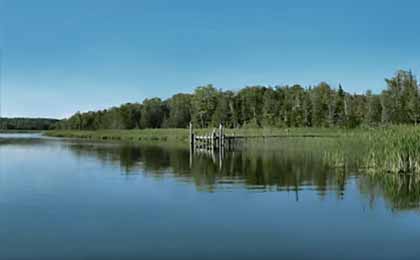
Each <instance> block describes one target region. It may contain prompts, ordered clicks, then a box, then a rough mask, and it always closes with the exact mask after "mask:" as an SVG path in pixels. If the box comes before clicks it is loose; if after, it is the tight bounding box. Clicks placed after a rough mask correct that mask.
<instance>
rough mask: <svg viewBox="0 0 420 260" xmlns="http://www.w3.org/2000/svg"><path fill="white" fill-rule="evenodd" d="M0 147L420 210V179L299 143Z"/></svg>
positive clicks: (219, 186) (207, 187) (130, 170)
mask: <svg viewBox="0 0 420 260" xmlns="http://www.w3.org/2000/svg"><path fill="white" fill-rule="evenodd" d="M0 145H1V146H3V147H4V146H5V145H6V146H7V145H18V146H30V147H33V146H37V145H47V146H56V147H60V149H65V150H67V151H69V152H70V153H71V154H73V156H76V157H77V158H79V159H85V158H94V159H95V160H97V161H98V162H99V163H101V164H103V165H117V166H119V167H120V168H121V173H123V174H126V175H136V174H142V175H150V176H152V177H154V178H164V177H167V176H171V177H173V178H176V179H177V180H178V181H182V182H189V183H193V184H194V185H195V186H196V188H197V189H198V190H200V191H206V192H216V191H232V190H234V189H247V190H249V191H255V192H268V191H285V192H290V193H293V196H294V198H295V199H296V200H297V201H299V199H300V193H301V192H302V191H313V192H314V193H315V194H317V196H318V197H319V198H320V199H324V198H325V197H326V196H327V194H333V195H334V196H335V197H336V198H337V199H338V200H342V199H345V197H346V194H347V193H349V191H348V189H349V188H352V187H357V189H358V190H359V192H360V193H361V194H363V195H364V196H365V197H366V198H367V199H368V201H370V206H371V207H374V206H375V205H376V203H379V202H380V201H381V200H382V199H383V200H384V201H385V202H386V204H387V205H388V207H389V208H390V209H392V210H395V211H401V210H418V209H420V177H419V176H398V175H386V176H385V177H384V176H382V175H381V176H378V175H368V174H364V173H362V172H361V171H360V170H359V169H358V168H357V163H352V162H351V161H349V162H347V163H346V164H345V165H343V166H342V167H332V166H333V164H330V163H329V161H328V160H325V157H324V156H323V153H322V150H320V149H319V148H318V149H314V147H313V146H311V145H310V146H305V145H302V144H301V143H299V144H298V145H297V144H296V143H293V142H292V143H288V144H286V143H284V144H283V145H282V146H278V147H277V148H276V149H265V147H264V146H262V147H258V146H256V147H252V148H249V147H248V148H244V149H243V150H240V151H238V150H236V151H232V152H225V153H224V154H223V155H220V154H219V153H211V152H195V153H193V154H191V153H190V151H189V149H188V148H187V147H185V146H183V145H178V146H177V145H172V146H170V145H165V146H158V145H133V144H121V143H99V142H83V141H74V140H67V141H63V140H56V139H43V138H36V137H35V138H27V139H19V138H17V139H0ZM1 146H0V148H1Z"/></svg>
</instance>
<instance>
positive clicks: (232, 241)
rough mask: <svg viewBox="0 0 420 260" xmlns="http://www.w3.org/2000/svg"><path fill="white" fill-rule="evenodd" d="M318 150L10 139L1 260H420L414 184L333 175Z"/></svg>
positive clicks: (294, 145)
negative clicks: (205, 149) (195, 149)
mask: <svg viewBox="0 0 420 260" xmlns="http://www.w3.org/2000/svg"><path fill="white" fill-rule="evenodd" d="M311 142H312V143H311V144H308V145H305V143H306V142H302V141H299V140H294V139H292V140H282V141H281V144H279V145H278V147H277V148H276V149H273V148H272V146H270V147H271V148H270V149H266V148H265V147H264V145H262V146H261V147H254V148H252V149H250V148H247V149H244V150H242V151H235V152H229V153H225V154H224V155H223V158H222V160H220V159H221V155H220V154H207V153H197V154H194V155H193V156H191V155H190V152H189V150H188V149H186V148H185V147H182V146H179V145H176V146H151V145H130V144H121V143H120V144H118V143H96V142H87V141H74V140H73V141H72V140H59V139H46V138H42V137H41V136H40V135H24V136H22V135H14V136H11V135H7V136H6V135H3V134H0V212H1V214H0V226H1V229H0V249H1V250H0V259H140V258H141V259H162V258H170V259H259V258H261V259H354V258H358V259H418V258H419V257H420V248H419V246H418V243H419V241H420V215H419V214H418V212H419V211H418V209H419V208H420V206H419V201H420V199H419V197H420V196H419V192H418V188H417V189H416V188H415V187H417V186H415V187H414V188H413V183H416V180H413V179H407V178H406V179H399V178H398V179H395V178H381V179H378V178H371V177H367V176H366V174H364V173H363V172H361V171H360V170H358V169H355V168H353V167H349V166H345V167H339V168H334V167H331V166H330V165H328V162H325V161H324V160H322V149H321V148H322V146H321V143H324V142H325V141H324V140H318V141H311ZM317 142H319V143H317ZM318 144H319V145H318ZM314 147H318V149H315V148H314Z"/></svg>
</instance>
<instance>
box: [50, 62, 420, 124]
mask: <svg viewBox="0 0 420 260" xmlns="http://www.w3.org/2000/svg"><path fill="white" fill-rule="evenodd" d="M385 81H386V84H387V87H386V89H385V90H383V91H382V92H381V93H380V94H374V93H372V91H367V92H366V93H365V94H351V93H348V92H346V91H344V89H343V88H342V86H341V85H339V86H338V87H337V88H333V87H332V86H330V85H329V84H327V83H325V82H321V83H320V84H318V85H316V86H311V87H306V88H305V87H302V86H300V85H292V86H287V85H286V86H276V87H266V86H248V87H245V88H242V89H240V90H239V91H236V92H234V91H229V90H228V91H223V90H220V89H216V88H215V87H214V86H212V85H206V86H200V87H198V88H196V89H195V90H194V92H193V93H192V94H176V95H174V96H172V97H171V98H169V99H166V100H162V99H160V98H151V99H145V100H144V101H143V102H142V103H127V104H124V105H121V106H119V107H113V108H110V109H105V110H101V111H95V112H94V111H91V112H86V113H80V112H78V113H76V114H74V115H73V116H71V117H70V118H68V119H65V120H62V121H60V122H59V123H57V124H56V125H55V127H56V128H57V129H73V130H99V129H144V128H185V127H187V126H188V124H189V122H193V123H194V124H195V126H196V127H201V128H206V127H214V126H218V125H219V123H223V124H224V125H225V126H226V127H230V128H240V127H341V128H354V127H359V126H379V125H385V124H417V123H418V122H419V119H420V117H419V115H420V113H419V112H420V99H419V85H418V83H417V80H416V77H415V76H414V75H413V73H412V72H411V71H403V70H400V71H398V72H396V73H395V75H394V77H392V78H390V79H386V80H385Z"/></svg>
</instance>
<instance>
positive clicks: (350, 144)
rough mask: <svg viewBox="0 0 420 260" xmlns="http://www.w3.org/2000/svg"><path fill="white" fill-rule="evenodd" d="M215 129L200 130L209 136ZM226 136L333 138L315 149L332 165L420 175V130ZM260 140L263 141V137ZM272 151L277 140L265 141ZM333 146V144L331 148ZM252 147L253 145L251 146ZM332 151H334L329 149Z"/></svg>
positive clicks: (136, 135)
mask: <svg viewBox="0 0 420 260" xmlns="http://www.w3.org/2000/svg"><path fill="white" fill-rule="evenodd" d="M211 131H212V129H197V130H196V133H198V134H208V133H210V132H211ZM44 134H45V135H47V136H52V137H62V138H78V139H88V140H99V141H128V142H154V143H180V144H187V143H188V129H144V130H100V131H62V130H60V131H47V132H44ZM226 134H227V135H231V134H235V135H241V136H252V137H257V139H256V140H257V142H258V137H276V138H282V137H285V138H291V137H297V138H301V137H308V138H322V137H327V138H330V139H332V142H330V141H329V149H326V148H327V147H326V146H325V147H324V145H323V144H326V140H325V141H320V142H319V147H317V148H314V149H317V150H319V152H322V153H324V154H325V159H326V160H328V161H329V162H330V164H332V165H335V166H338V167H345V166H346V165H348V164H349V163H350V161H353V162H355V161H357V164H358V165H359V167H360V168H363V169H366V170H368V171H370V172H372V173H374V174H378V173H379V174H386V173H392V174H413V173H415V174H420V128H418V127H415V126H392V127H387V128H373V129H353V130H345V129H336V128H325V129H318V128H289V129H274V128H269V129H267V128H266V129H264V128H262V129H226ZM261 140H264V139H263V138H261ZM265 143H266V144H268V145H269V146H273V147H270V148H272V149H278V147H277V148H276V144H275V143H276V142H275V141H272V142H271V141H268V142H265ZM331 143H332V145H331ZM251 147H252V145H251ZM330 148H332V149H330Z"/></svg>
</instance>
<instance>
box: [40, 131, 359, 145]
mask: <svg viewBox="0 0 420 260" xmlns="http://www.w3.org/2000/svg"><path fill="white" fill-rule="evenodd" d="M188 131H189V130H188V129H182V128H178V129H175V128H172V129H135V130H96V131H85V130H81V131H78V130H50V131H45V132H44V134H45V135H46V136H50V137H61V138H78V139H92V140H103V141H108V140H121V141H140V142H141V141H160V142H168V141H170V142H185V143H186V142H187V141H188V134H189V133H188ZM194 131H195V132H196V133H197V134H208V133H211V132H212V131H213V129H195V130H194ZM349 131H351V132H354V131H355V130H344V129H336V128H331V129H328V128H254V129H245V128H244V129H225V133H226V134H227V135H238V136H248V137H339V136H342V135H344V134H346V133H348V132H349Z"/></svg>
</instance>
